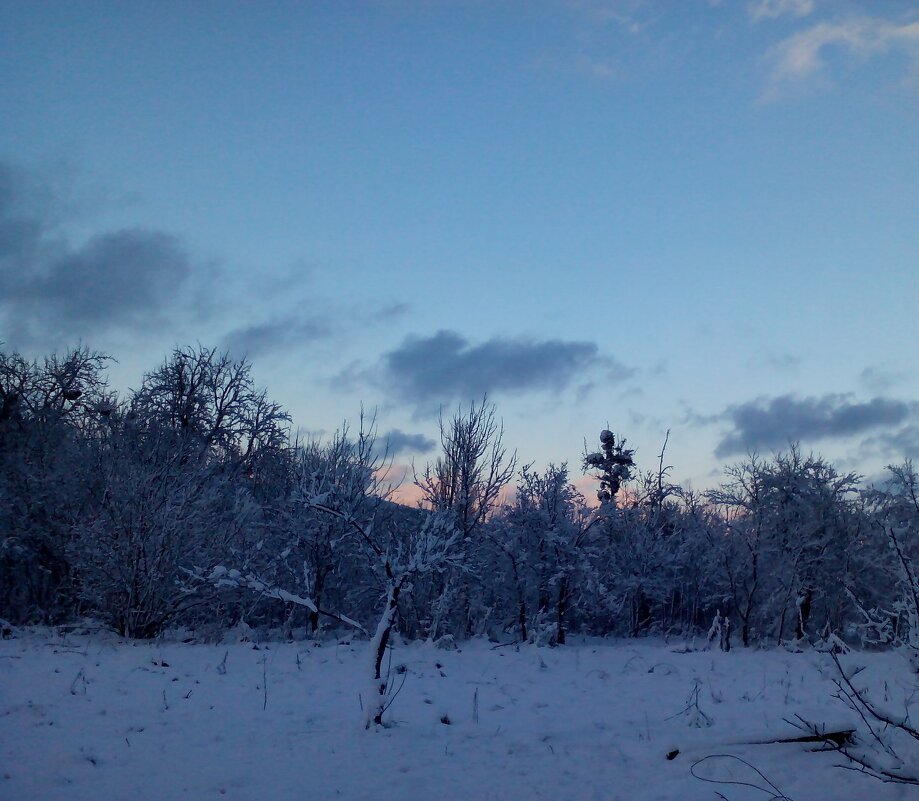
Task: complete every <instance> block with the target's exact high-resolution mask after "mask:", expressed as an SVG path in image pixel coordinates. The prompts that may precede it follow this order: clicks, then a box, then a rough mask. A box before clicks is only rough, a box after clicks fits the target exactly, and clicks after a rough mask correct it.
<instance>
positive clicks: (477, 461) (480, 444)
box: [415, 398, 517, 539]
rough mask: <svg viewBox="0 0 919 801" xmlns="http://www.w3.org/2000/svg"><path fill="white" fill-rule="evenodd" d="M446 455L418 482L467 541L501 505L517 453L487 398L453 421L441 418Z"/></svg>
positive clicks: (429, 500)
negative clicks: (507, 445) (511, 449)
mask: <svg viewBox="0 0 919 801" xmlns="http://www.w3.org/2000/svg"><path fill="white" fill-rule="evenodd" d="M440 444H441V448H442V455H441V456H439V457H438V458H437V460H436V461H435V462H434V464H428V465H427V466H426V467H425V469H424V472H423V473H422V474H421V475H420V476H417V475H416V476H415V484H416V486H417V487H418V488H419V489H420V490H421V492H422V497H423V498H424V502H425V505H426V506H427V507H428V508H430V509H432V510H434V511H438V512H448V511H449V512H450V513H451V514H452V515H453V516H454V517H455V518H456V526H457V528H458V529H459V531H460V532H461V533H462V536H463V538H464V539H466V538H469V537H472V536H473V534H474V533H475V532H476V531H478V530H479V529H480V528H481V527H482V525H483V524H484V523H485V521H486V520H487V519H488V516H489V515H490V514H491V513H492V512H493V511H494V509H495V508H496V507H497V505H498V502H499V500H500V496H501V490H503V489H504V488H505V487H506V486H507V485H508V484H509V483H510V482H511V480H512V479H513V477H514V471H515V469H516V465H517V454H516V453H512V454H510V455H508V452H507V449H506V448H505V446H504V424H503V423H501V422H500V421H499V420H498V419H497V417H496V411H495V407H494V406H493V405H491V404H489V403H488V400H487V398H482V401H481V402H480V403H479V404H478V405H476V403H474V402H473V403H472V404H471V405H470V407H469V410H468V411H467V412H463V409H462V407H459V408H458V409H457V411H456V413H455V414H454V415H453V417H451V418H450V419H449V420H445V419H444V417H443V414H441V417H440Z"/></svg>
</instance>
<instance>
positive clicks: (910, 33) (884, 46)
mask: <svg viewBox="0 0 919 801" xmlns="http://www.w3.org/2000/svg"><path fill="white" fill-rule="evenodd" d="M830 48H835V49H838V50H840V51H843V52H845V53H846V54H848V55H850V56H852V55H854V56H857V57H859V58H860V59H862V60H867V59H869V58H871V57H872V56H876V55H881V54H884V53H888V52H890V51H900V52H902V53H904V54H905V55H906V56H907V57H908V58H909V59H911V60H912V61H919V22H904V23H899V24H898V23H896V22H890V21H888V20H885V19H882V18H880V17H852V18H849V19H845V20H839V21H834V22H821V23H818V24H816V25H813V26H811V27H809V28H807V29H806V30H803V31H799V32H798V33H795V34H793V35H791V36H789V37H788V38H787V39H784V40H783V41H781V42H780V43H779V44H778V45H776V46H775V47H774V48H772V50H771V51H770V54H769V60H770V61H771V62H772V71H771V75H770V78H769V87H768V89H767V91H766V93H765V95H764V99H765V100H770V99H775V97H776V96H777V95H778V94H779V93H780V91H781V89H782V87H784V86H788V85H792V84H800V83H802V82H806V81H807V80H809V79H810V80H812V79H815V78H820V77H822V76H823V75H824V73H825V72H826V59H825V54H826V51H827V50H828V49H830Z"/></svg>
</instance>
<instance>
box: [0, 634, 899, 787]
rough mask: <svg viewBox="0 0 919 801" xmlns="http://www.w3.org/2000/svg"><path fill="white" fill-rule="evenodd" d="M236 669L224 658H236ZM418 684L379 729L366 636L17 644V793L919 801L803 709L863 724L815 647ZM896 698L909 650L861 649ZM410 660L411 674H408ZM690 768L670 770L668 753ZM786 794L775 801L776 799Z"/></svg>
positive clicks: (480, 672)
mask: <svg viewBox="0 0 919 801" xmlns="http://www.w3.org/2000/svg"><path fill="white" fill-rule="evenodd" d="M224 657H225V659H224ZM391 657H392V661H391V664H392V670H393V675H394V678H395V680H396V681H397V684H398V683H401V681H402V679H403V678H404V680H405V684H404V687H403V689H402V691H401V692H400V694H399V695H398V697H397V698H396V700H395V703H394V704H393V706H392V708H391V709H390V710H389V711H388V712H387V715H386V718H387V719H388V721H389V723H390V725H389V726H387V727H386V728H382V729H377V730H375V731H374V730H371V731H365V730H364V728H363V721H364V716H363V713H362V711H361V702H362V701H363V703H366V699H361V698H359V694H360V693H362V692H366V689H365V688H366V686H367V681H366V675H367V671H368V666H369V664H370V660H371V656H370V653H369V650H368V643H366V642H364V641H354V642H349V641H342V642H341V643H337V642H335V641H334V640H332V641H327V642H323V643H322V644H320V645H317V644H314V643H311V642H296V643H273V642H269V643H265V644H261V645H259V646H258V647H257V648H256V647H254V645H253V644H252V643H239V644H231V645H199V644H184V643H179V642H160V643H152V642H131V641H122V640H118V639H117V638H114V637H112V636H110V635H67V636H59V635H56V634H54V633H51V632H48V631H36V632H32V633H25V634H23V635H22V636H20V637H18V638H16V639H11V640H6V641H3V642H2V643H0V799H4V801H7V800H8V801H31V800H32V799H34V800H35V801H39V800H40V801H55V800H56V799H60V801H84V799H85V801H120V800H121V799H124V801H128V800H129V799H130V801H145V800H146V799H150V800H151V801H153V800H154V799H155V801H169V800H170V799H195V800H196V801H197V799H238V800H240V801H242V800H245V801H261V800H262V799H271V800H272V801H285V800H286V799H333V798H343V799H377V800H378V801H388V800H389V799H399V800H400V801H414V800H415V799H418V801H422V800H423V801H429V800H435V799H455V800H456V801H460V800H461V799H463V800H468V801H488V800H489V799H495V800H498V799H500V801H513V800H514V799H525V800H526V801H536V800H537V799H552V801H566V800H571V801H573V800H575V799H596V800H597V801H614V800H618V799H622V800H623V801H625V800H626V799H628V801H641V800H642V799H646V800H647V801H652V800H653V799H686V801H692V800H693V799H706V800H707V801H709V800H712V799H716V798H717V797H718V796H717V795H716V792H720V793H722V795H723V796H724V797H725V798H728V799H731V801H740V800H741V799H760V801H765V799H768V798H769V797H770V794H769V793H767V792H764V790H760V789H755V788H752V787H746V786H739V785H715V784H712V783H709V782H706V781H703V780H701V779H700V778H696V777H694V776H693V774H692V772H693V765H694V764H695V763H697V761H698V760H700V759H702V758H703V757H706V756H708V755H713V754H719V755H728V756H730V757H731V758H728V756H725V757H719V758H718V759H709V760H706V761H705V762H703V763H701V764H697V765H696V767H695V769H694V770H695V773H696V774H698V775H699V776H703V777H706V778H712V779H734V780H737V781H744V782H749V783H752V784H758V785H759V786H761V787H763V788H768V785H767V784H766V783H765V781H764V779H763V778H761V777H760V776H758V775H757V774H756V773H755V772H754V771H753V769H752V768H751V767H748V766H746V765H744V764H743V763H742V762H739V761H738V760H736V759H733V757H739V758H741V759H743V760H745V761H747V762H748V763H750V765H752V766H755V767H756V768H757V769H758V770H759V771H761V772H762V774H763V775H764V776H765V777H766V778H767V779H768V780H769V781H771V782H772V783H773V784H774V785H775V787H776V788H778V789H779V790H780V791H781V792H782V793H784V794H785V796H786V797H788V798H790V799H793V800H794V801H824V800H825V801H831V799H842V800H845V799H853V801H854V800H855V799H870V800H871V801H888V800H893V799H897V800H898V801H899V800H901V799H910V798H916V797H917V793H916V790H915V788H909V787H904V786H894V785H885V784H881V783H879V782H877V781H875V780H872V779H870V778H868V777H864V776H861V775H859V774H856V773H853V772H852V771H848V770H842V769H839V768H836V767H834V766H835V765H836V764H838V763H839V762H840V761H841V759H840V758H839V757H838V756H836V755H835V754H829V753H811V752H809V751H808V750H807V749H808V746H805V745H801V744H780V745H776V744H768V745H765V744H758V745H752V744H744V743H745V742H747V743H748V742H749V741H757V740H765V739H770V738H774V737H782V736H794V735H795V734H799V733H800V732H796V731H795V729H793V728H792V726H791V725H789V724H788V723H786V722H784V719H788V720H791V719H794V716H795V714H799V715H801V716H803V717H805V718H809V719H812V720H815V721H819V722H828V723H832V724H839V723H846V722H849V723H854V722H855V721H854V719H853V717H854V716H853V713H851V712H849V711H848V710H847V709H846V708H845V707H844V706H843V705H842V704H841V703H840V702H839V701H836V700H834V699H833V698H832V693H833V691H834V689H835V688H834V686H833V684H832V681H831V679H832V677H833V675H834V668H833V665H832V662H831V661H830V660H829V658H828V657H826V656H824V655H821V654H817V653H813V652H810V653H804V654H791V653H788V652H785V651H781V650H775V651H753V650H736V651H733V652H731V653H727V654H724V653H721V652H703V651H695V652H690V653H679V652H677V651H676V650H674V648H673V647H670V646H666V645H664V644H663V643H660V642H648V641H640V642H636V641H615V642H613V641H609V642H607V641H591V642H576V643H575V644H573V645H570V646H566V647H563V648H556V649H549V648H537V647H535V646H523V647H521V648H519V650H518V649H516V648H515V647H514V646H505V647H498V648H495V647H493V645H492V644H491V643H488V642H485V641H481V640H474V641H471V642H466V643H461V644H460V650H458V651H443V650H439V649H436V648H434V647H433V646H431V645H430V644H423V643H412V644H408V645H401V644H399V645H396V647H395V648H394V649H393V650H392V652H391ZM846 659H847V661H848V663H851V664H860V665H867V670H866V671H865V673H864V674H863V678H864V679H865V680H866V681H869V682H871V683H872V684H871V686H872V687H875V688H876V691H877V692H878V693H884V694H885V695H884V698H886V699H888V700H889V701H890V703H891V705H894V706H895V705H896V703H897V701H898V699H902V697H903V696H904V695H905V694H906V693H908V692H910V691H914V690H915V686H916V681H915V677H914V676H912V675H911V674H910V672H909V669H908V666H907V665H906V663H905V661H904V660H902V659H901V658H900V657H899V656H897V655H896V654H892V653H884V654H856V655H851V656H849V657H846ZM399 666H404V672H403V673H399V672H398V670H399V669H400V668H399ZM674 749H679V750H680V754H679V755H678V756H677V757H676V758H674V759H672V760H667V759H666V754H667V753H668V752H670V751H672V750H674ZM772 795H775V793H772Z"/></svg>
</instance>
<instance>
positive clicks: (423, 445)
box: [380, 428, 437, 456]
mask: <svg viewBox="0 0 919 801" xmlns="http://www.w3.org/2000/svg"><path fill="white" fill-rule="evenodd" d="M380 441H381V442H382V444H383V445H384V446H385V448H386V451H387V453H388V454H389V456H398V455H399V454H400V453H428V452H429V451H432V450H434V448H435V446H436V445H437V443H436V442H435V441H434V440H433V439H431V438H430V437H426V436H424V435H423V434H407V433H405V432H404V431H401V430H399V429H398V428H394V429H392V430H391V431H388V432H387V433H385V434H384V435H383V436H382V437H380Z"/></svg>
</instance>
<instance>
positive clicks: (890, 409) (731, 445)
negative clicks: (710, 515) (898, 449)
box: [699, 394, 917, 457]
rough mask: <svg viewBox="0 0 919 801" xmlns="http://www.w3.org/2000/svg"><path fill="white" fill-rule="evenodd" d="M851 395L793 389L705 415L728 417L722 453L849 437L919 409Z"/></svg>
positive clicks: (902, 418)
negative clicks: (808, 394)
mask: <svg viewBox="0 0 919 801" xmlns="http://www.w3.org/2000/svg"><path fill="white" fill-rule="evenodd" d="M849 398H850V396H848V395H832V394H830V395H824V396H822V397H819V398H802V399H797V398H795V397H793V396H791V395H782V396H780V397H776V398H759V399H757V400H754V401H749V402H747V403H742V404H739V405H737V406H731V407H729V408H728V409H726V410H725V411H724V412H723V413H721V414H720V415H716V416H715V417H714V418H708V419H707V420H705V419H703V418H699V421H706V422H711V421H713V420H716V419H718V420H729V421H730V422H731V424H732V426H733V429H732V430H731V431H729V432H728V433H727V434H725V435H724V437H723V438H722V439H721V441H720V442H719V443H718V446H717V448H716V449H715V455H716V456H719V457H724V456H731V455H734V454H738V453H744V452H745V451H748V450H759V449H764V448H769V449H776V448H781V447H783V446H785V445H787V444H788V443H789V442H790V441H811V440H818V439H825V438H827V437H847V436H852V435H856V434H862V433H866V432H868V431H872V430H875V429H883V428H888V429H889V428H894V427H898V426H901V425H903V424H904V423H906V422H907V421H908V420H909V419H910V417H911V416H912V415H914V414H915V413H916V411H917V405H916V404H910V403H906V402H904V401H898V400H892V399H889V398H881V397H878V398H873V399H872V400H870V401H868V402H866V403H858V402H853V401H851V400H850V399H849Z"/></svg>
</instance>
